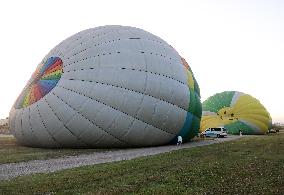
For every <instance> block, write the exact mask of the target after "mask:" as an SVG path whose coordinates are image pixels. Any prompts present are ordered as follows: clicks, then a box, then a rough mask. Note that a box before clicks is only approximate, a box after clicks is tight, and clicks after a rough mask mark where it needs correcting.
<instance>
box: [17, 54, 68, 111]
mask: <svg viewBox="0 0 284 195" xmlns="http://www.w3.org/2000/svg"><path fill="white" fill-rule="evenodd" d="M62 73H63V61H62V60H61V58H59V57H50V58H48V59H47V60H45V61H42V62H41V63H40V64H39V66H38V68H37V69H36V71H35V72H34V74H33V75H32V77H31V79H30V82H28V84H27V85H26V87H25V88H24V90H23V91H22V93H21V94H20V96H19V97H18V99H17V100H16V103H15V108H16V109H20V108H25V107H28V106H30V105H31V104H33V103H35V102H37V101H39V100H40V99H41V98H43V97H44V96H45V95H47V94H48V93H49V92H50V91H51V90H52V89H53V88H54V87H55V86H56V85H57V83H58V81H59V80H60V78H61V75H62Z"/></svg>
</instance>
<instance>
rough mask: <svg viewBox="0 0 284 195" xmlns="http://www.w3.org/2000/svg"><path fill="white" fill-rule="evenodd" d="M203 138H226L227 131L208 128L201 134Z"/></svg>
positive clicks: (222, 128)
mask: <svg viewBox="0 0 284 195" xmlns="http://www.w3.org/2000/svg"><path fill="white" fill-rule="evenodd" d="M202 135H203V136H205V137H226V136H227V135H228V134H227V130H226V129H225V128H224V127H215V128H208V129H206V130H205V131H203V132H202Z"/></svg>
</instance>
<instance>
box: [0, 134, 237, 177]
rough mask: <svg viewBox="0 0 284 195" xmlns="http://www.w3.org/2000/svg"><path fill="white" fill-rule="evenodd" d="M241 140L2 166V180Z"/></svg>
mask: <svg viewBox="0 0 284 195" xmlns="http://www.w3.org/2000/svg"><path fill="white" fill-rule="evenodd" d="M238 138H240V136H229V137H227V138H220V139H213V140H206V139H205V140H200V141H194V142H189V143H185V144H182V146H175V145H168V146H159V147H148V148H134V149H121V150H115V151H108V152H95V153H93V154H88V155H78V156H67V157H63V158H57V159H48V160H33V161H28V162H20V163H9V164H2V165H0V180H8V179H12V178H15V177H18V176H22V175H29V174H33V173H48V172H54V171H59V170H63V169H70V168H74V167H80V166H85V165H94V164H100V163H107V162H114V161H121V160H130V159H134V158H137V157H142V156H150V155H155V154H160V153H165V152H170V151H174V150H180V149H183V148H192V147H197V146H204V145H210V144H215V143H220V142H225V141H231V140H235V139H238Z"/></svg>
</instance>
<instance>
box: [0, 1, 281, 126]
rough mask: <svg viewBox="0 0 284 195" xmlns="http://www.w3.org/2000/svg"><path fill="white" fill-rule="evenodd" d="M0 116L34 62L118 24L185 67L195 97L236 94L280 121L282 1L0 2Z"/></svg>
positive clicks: (8, 105) (5, 110)
mask: <svg viewBox="0 0 284 195" xmlns="http://www.w3.org/2000/svg"><path fill="white" fill-rule="evenodd" d="M0 24H1V31H0V32H1V36H0V43H1V44H0V52H1V65H0V66H1V77H0V83H1V89H2V90H1V94H0V118H5V117H6V116H8V112H9V110H10V108H11V106H12V104H13V102H14V101H15V99H16V98H17V96H18V95H19V94H20V92H21V90H22V88H23V87H24V86H25V84H26V82H27V80H28V79H29V78H30V76H31V74H32V72H33V71H34V70H35V68H36V66H37V64H38V63H39V62H40V61H41V60H42V58H43V57H44V56H45V55H46V54H47V53H48V52H49V51H50V50H51V49H52V48H53V47H54V46H55V45H57V44H58V43H59V42H60V41H62V40H63V39H65V38H67V37H69V36H71V35H72V34H75V33H76V32H79V31H81V30H84V29H87V28H93V27H96V26H102V25H109V24H120V25H129V26H135V27H138V28H142V29H144V30H147V31H149V32H151V33H153V34H155V35H157V36H159V37H161V38H162V39H164V40H165V41H167V42H168V43H169V44H171V45H172V46H173V47H174V48H175V49H176V50H177V51H178V52H179V53H180V54H181V55H182V56H183V57H185V58H186V60H187V61H188V62H189V64H190V65H191V68H192V69H193V72H194V74H195V76H196V79H197V81H198V83H199V85H200V88H201V95H202V100H205V99H206V98H208V97H209V96H211V95H213V94H214V93H217V92H222V91H225V90H238V91H242V92H245V93H248V94H250V95H252V96H254V97H255V98H257V99H259V100H260V101H261V103H262V104H263V105H264V106H265V107H266V108H267V109H268V111H269V112H270V113H271V115H272V118H273V121H274V122H279V121H281V122H284V111H283V108H284V90H283V83H284V82H283V69H284V68H283V66H284V54H283V53H284V1H281V0H266V1H262V0H243V1H237V0H235V1H233V0H223V1H221V0H215V1H211V0H196V1H191V0H175V1H165V0H161V1H159V0H156V1H153V0H152V1H151V0H143V1H131V0H121V1H116V0H113V1H111V0H104V1H89V0H80V1H79V0H78V1H71V0H69V1H67V0H66V1H64V0H60V1H55V0H47V1H43V0H42V1H36V0H34V1H31V0H25V1H20V0H18V1H16V0H9V1H1V2H0Z"/></svg>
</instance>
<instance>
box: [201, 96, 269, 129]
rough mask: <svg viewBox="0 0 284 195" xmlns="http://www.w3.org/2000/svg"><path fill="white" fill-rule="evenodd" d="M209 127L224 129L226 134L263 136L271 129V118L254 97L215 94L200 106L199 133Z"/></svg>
mask: <svg viewBox="0 0 284 195" xmlns="http://www.w3.org/2000/svg"><path fill="white" fill-rule="evenodd" d="M210 127H225V128H226V129H227V131H228V133H231V134H239V132H240V131H242V132H243V134H265V133H266V132H267V130H268V129H269V128H270V127H271V117H270V114H269V113H268V111H267V110H266V109H265V108H264V106H263V105H262V104H261V103H260V102H259V101H258V100H257V99H255V98H254V97H252V96H250V95H248V94H245V93H242V92H237V91H225V92H222V93H217V94H215V95H213V96H211V97H209V98H208V99H207V100H205V101H204V102H203V104H202V119H201V127H200V131H204V130H205V129H207V128H210Z"/></svg>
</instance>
